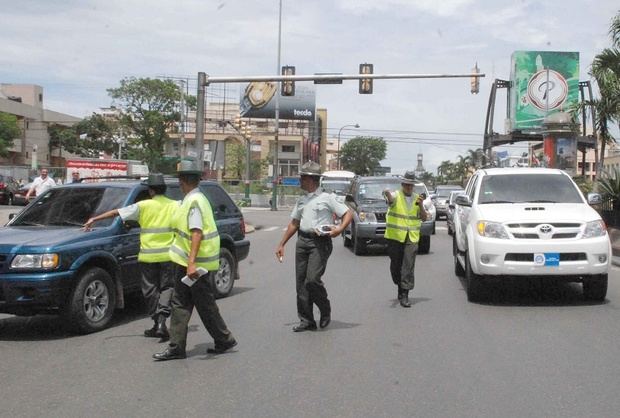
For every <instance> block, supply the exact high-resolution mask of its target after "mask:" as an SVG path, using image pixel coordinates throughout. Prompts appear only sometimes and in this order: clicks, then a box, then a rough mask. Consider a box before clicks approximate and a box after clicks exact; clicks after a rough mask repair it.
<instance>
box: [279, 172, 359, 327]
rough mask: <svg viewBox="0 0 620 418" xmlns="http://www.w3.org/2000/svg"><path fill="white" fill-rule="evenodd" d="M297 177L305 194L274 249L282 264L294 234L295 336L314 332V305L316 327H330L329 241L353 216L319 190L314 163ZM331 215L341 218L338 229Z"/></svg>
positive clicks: (318, 177)
mask: <svg viewBox="0 0 620 418" xmlns="http://www.w3.org/2000/svg"><path fill="white" fill-rule="evenodd" d="M299 174H300V177H301V179H300V181H301V188H302V189H303V190H304V191H305V192H306V194H305V195H304V196H301V197H300V198H299V199H298V200H297V203H296V204H295V207H294V208H293V212H292V213H291V218H292V219H291V221H290V222H289V224H288V227H287V228H286V231H285V232H284V236H283V237H282V240H281V241H280V244H279V245H278V248H277V249H276V257H277V258H278V260H279V261H280V262H282V259H283V257H284V246H285V245H286V243H287V242H288V240H289V239H290V238H291V237H292V236H293V235H294V234H295V233H297V244H296V246H295V276H296V290H297V315H298V316H299V320H300V323H299V325H296V326H295V327H293V331H294V332H302V331H313V330H315V329H316V328H317V327H316V322H315V320H314V313H313V305H314V304H316V305H317V307H318V308H319V311H320V313H321V318H320V320H319V326H320V327H321V328H325V327H326V326H328V325H329V323H330V321H331V303H330V301H329V299H328V298H327V290H326V289H325V285H324V283H323V281H322V280H321V277H322V276H323V273H325V269H326V267H327V260H328V259H329V256H330V255H331V253H332V248H333V246H332V238H335V237H337V236H338V235H340V234H341V233H342V232H343V231H344V229H345V228H346V227H347V225H349V223H350V222H351V219H352V216H353V215H352V214H351V211H350V210H349V208H348V207H347V206H346V205H345V204H344V203H341V202H339V201H338V200H337V199H336V195H335V194H334V193H325V192H324V191H323V190H322V189H321V188H319V181H320V178H321V167H320V166H319V165H318V164H317V163H315V162H307V163H305V164H304V165H302V166H301V172H300V173H299ZM334 215H336V216H337V217H338V218H342V222H341V223H340V224H339V225H333V223H334ZM321 226H325V227H326V228H325V229H326V230H325V231H323V230H321V229H320V228H321Z"/></svg>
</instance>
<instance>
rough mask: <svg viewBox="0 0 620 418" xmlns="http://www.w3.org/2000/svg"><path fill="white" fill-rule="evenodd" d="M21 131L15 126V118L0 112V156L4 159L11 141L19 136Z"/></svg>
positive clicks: (11, 143) (11, 144)
mask: <svg viewBox="0 0 620 418" xmlns="http://www.w3.org/2000/svg"><path fill="white" fill-rule="evenodd" d="M21 133H22V130H21V129H20V128H19V125H18V124H17V117H15V116H14V115H9V114H8V113H2V112H0V156H3V157H6V156H7V155H8V154H9V148H11V147H12V146H13V140H14V139H15V138H17V137H18V136H20V135H21Z"/></svg>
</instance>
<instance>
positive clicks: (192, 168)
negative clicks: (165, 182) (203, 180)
mask: <svg viewBox="0 0 620 418" xmlns="http://www.w3.org/2000/svg"><path fill="white" fill-rule="evenodd" d="M177 173H178V174H198V175H202V170H200V169H198V164H197V163H196V161H195V160H189V159H184V160H181V161H179V163H178V164H177Z"/></svg>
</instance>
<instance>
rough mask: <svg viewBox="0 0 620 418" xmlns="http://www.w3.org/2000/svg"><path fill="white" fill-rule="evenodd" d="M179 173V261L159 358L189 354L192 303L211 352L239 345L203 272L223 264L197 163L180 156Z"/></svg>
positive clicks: (175, 251)
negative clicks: (165, 339) (166, 333)
mask: <svg viewBox="0 0 620 418" xmlns="http://www.w3.org/2000/svg"><path fill="white" fill-rule="evenodd" d="M177 172H178V174H179V184H180V186H181V191H182V192H183V194H184V195H185V196H184V197H183V201H182V202H181V207H180V208H179V209H178V210H177V211H176V212H175V214H174V216H173V218H172V227H173V228H174V241H173V243H172V246H171V247H170V252H169V253H170V258H171V259H172V262H173V263H174V264H175V273H174V277H175V278H174V296H173V298H172V316H171V319H170V344H169V345H168V347H167V348H166V349H165V350H164V351H162V352H161V353H156V354H154V355H153V358H154V359H155V360H173V359H181V358H185V357H186V353H185V346H186V344H187V326H188V324H189V320H190V317H191V315H192V311H193V309H194V306H196V310H197V311H198V315H200V319H201V321H202V323H203V324H204V326H205V328H206V329H207V331H208V332H209V334H210V335H211V337H213V339H214V340H215V346H214V348H209V349H208V350H207V353H216V354H219V353H223V352H225V351H227V350H228V349H230V348H232V347H234V346H235V345H237V341H236V340H235V339H234V338H233V336H232V334H231V332H230V331H229V330H228V328H227V327H226V324H225V323H224V320H223V319H222V317H221V316H220V311H219V309H218V307H217V304H216V303H215V296H214V295H213V290H212V288H211V286H210V283H209V275H208V274H202V275H201V274H200V273H199V271H198V269H200V268H202V269H204V270H207V271H208V272H216V271H217V270H218V268H219V263H220V261H219V260H220V236H219V234H218V232H217V227H216V225H215V220H214V218H213V211H212V209H211V205H210V204H209V201H208V200H207V198H206V197H205V195H204V194H203V193H202V192H201V191H200V189H199V188H198V185H199V182H200V177H201V175H202V172H201V171H200V170H198V168H197V166H196V163H195V162H194V161H190V160H182V161H181V162H180V163H179V165H178V167H177ZM184 276H187V277H188V279H185V278H184ZM182 280H184V281H185V283H184V281H182Z"/></svg>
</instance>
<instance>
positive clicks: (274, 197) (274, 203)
mask: <svg viewBox="0 0 620 418" xmlns="http://www.w3.org/2000/svg"><path fill="white" fill-rule="evenodd" d="M281 40H282V0H280V11H279V17H278V67H277V68H276V74H280V48H281ZM275 105H276V108H275V124H276V132H275V136H274V137H273V145H274V148H273V190H272V194H271V210H274V211H275V210H278V203H277V201H278V175H279V174H278V173H279V168H278V158H279V157H278V147H279V146H280V144H279V141H278V136H279V134H280V83H277V84H276V101H275Z"/></svg>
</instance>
